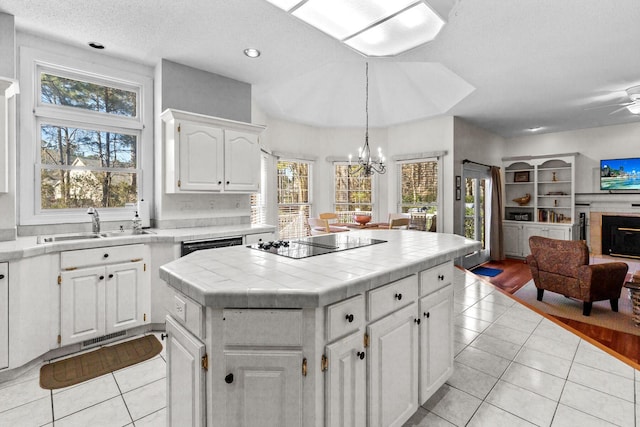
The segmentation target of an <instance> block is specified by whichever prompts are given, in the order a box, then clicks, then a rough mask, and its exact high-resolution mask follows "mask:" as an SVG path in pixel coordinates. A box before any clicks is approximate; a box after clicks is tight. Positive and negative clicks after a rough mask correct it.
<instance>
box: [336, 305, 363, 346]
mask: <svg viewBox="0 0 640 427" xmlns="http://www.w3.org/2000/svg"><path fill="white" fill-rule="evenodd" d="M363 325H364V296H362V295H356V296H355V297H353V298H349V299H347V300H344V301H340V302H338V303H336V304H333V305H330V306H328V307H327V341H333V340H334V339H336V338H338V337H341V336H343V335H346V334H348V333H351V332H353V331H356V330H358V329H359V328H361V327H362V326H363Z"/></svg>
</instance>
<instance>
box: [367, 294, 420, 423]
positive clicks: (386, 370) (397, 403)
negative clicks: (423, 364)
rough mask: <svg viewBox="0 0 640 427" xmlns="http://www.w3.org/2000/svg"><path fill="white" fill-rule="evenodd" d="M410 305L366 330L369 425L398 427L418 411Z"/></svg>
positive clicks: (414, 326)
mask: <svg viewBox="0 0 640 427" xmlns="http://www.w3.org/2000/svg"><path fill="white" fill-rule="evenodd" d="M417 309H418V308H417V306H416V303H415V302H413V303H411V304H410V305H408V306H406V307H405V308H403V309H400V310H398V311H396V312H394V313H392V314H390V315H388V316H387V317H384V318H382V319H380V320H378V321H377V322H375V323H372V324H370V325H369V326H368V327H367V330H368V333H369V338H370V347H369V352H368V354H367V356H368V360H369V363H368V368H369V383H368V389H369V393H368V399H369V400H368V413H369V426H371V427H391V426H401V425H403V423H404V422H405V421H407V420H408V419H409V418H410V417H411V415H413V413H414V412H416V410H417V409H418V330H417V329H418V325H417V324H416V323H415V321H416V320H417V319H416V314H417Z"/></svg>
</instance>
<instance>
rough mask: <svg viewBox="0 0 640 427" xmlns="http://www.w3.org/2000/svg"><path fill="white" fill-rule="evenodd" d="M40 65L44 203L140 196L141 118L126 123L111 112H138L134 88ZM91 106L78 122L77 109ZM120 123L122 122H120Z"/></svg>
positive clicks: (118, 202)
mask: <svg viewBox="0 0 640 427" xmlns="http://www.w3.org/2000/svg"><path fill="white" fill-rule="evenodd" d="M62 74H63V72H61V71H57V70H52V71H45V69H44V68H40V72H39V73H38V75H39V93H40V96H39V100H40V102H39V105H42V106H45V107H46V108H42V109H39V110H37V113H36V115H37V116H38V117H37V123H38V130H37V132H38V134H39V135H40V162H39V169H40V209H42V210H46V209H70V208H85V209H86V208H88V207H90V206H94V207H103V208H112V207H124V205H125V204H126V203H135V202H136V201H137V200H138V181H139V180H138V173H139V170H138V165H137V152H138V151H139V150H138V140H139V136H140V132H139V131H138V130H137V129H135V125H136V124H137V121H132V123H131V126H128V127H124V126H122V125H120V123H114V124H115V126H113V125H111V126H110V124H111V122H112V120H111V118H112V117H113V118H118V117H129V118H135V117H136V116H137V104H138V94H137V92H136V91H135V90H127V89H119V88H116V87H113V86H114V85H105V84H97V83H92V82H88V81H83V80H79V79H76V78H70V77H65V76H63V75H62ZM76 109H79V110H82V111H86V112H91V115H90V116H89V117H91V119H87V120H83V123H82V125H78V124H76V122H75V121H74V120H72V119H71V118H69V117H68V114H72V113H73V112H74V110H76ZM118 125H120V126H118Z"/></svg>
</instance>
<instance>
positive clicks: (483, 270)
mask: <svg viewBox="0 0 640 427" xmlns="http://www.w3.org/2000/svg"><path fill="white" fill-rule="evenodd" d="M503 271H504V270H500V269H499V268H491V267H476V268H474V269H472V270H471V272H472V273H473V274H477V275H479V276H487V277H496V276H497V275H498V274H500V273H502V272H503Z"/></svg>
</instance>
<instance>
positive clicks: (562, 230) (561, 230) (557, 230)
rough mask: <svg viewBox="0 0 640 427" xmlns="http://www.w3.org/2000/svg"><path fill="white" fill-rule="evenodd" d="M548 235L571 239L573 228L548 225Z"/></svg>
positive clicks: (551, 237) (555, 237) (554, 237)
mask: <svg viewBox="0 0 640 427" xmlns="http://www.w3.org/2000/svg"><path fill="white" fill-rule="evenodd" d="M547 237H549V238H550V239H559V240H571V229H570V228H569V227H548V228H547Z"/></svg>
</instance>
